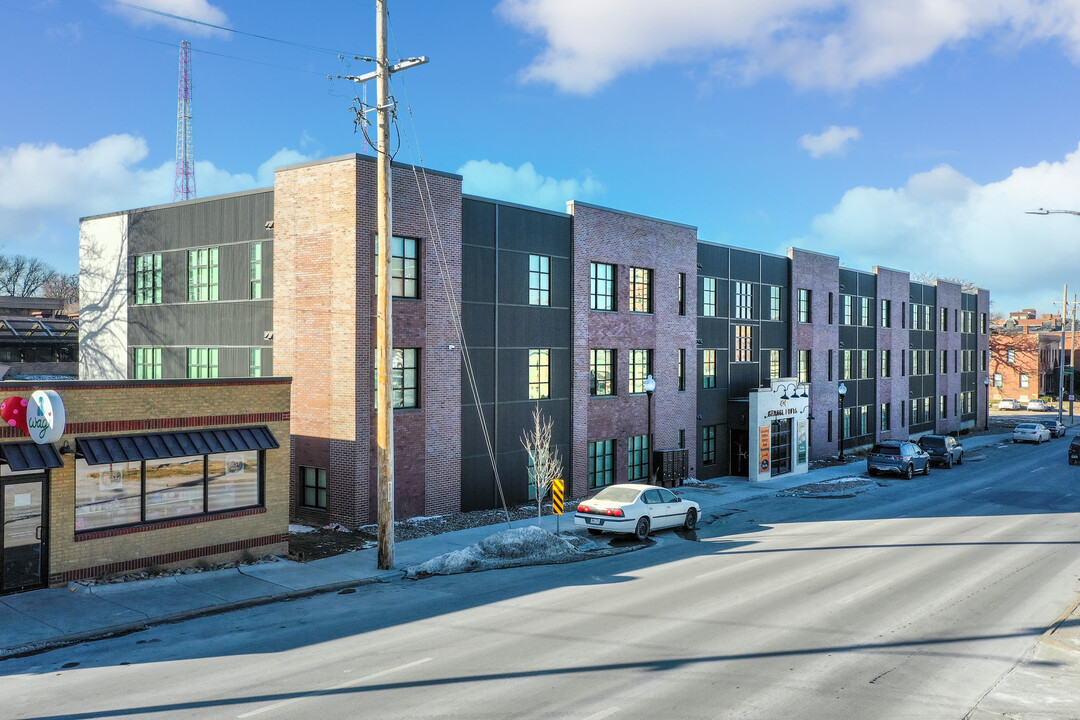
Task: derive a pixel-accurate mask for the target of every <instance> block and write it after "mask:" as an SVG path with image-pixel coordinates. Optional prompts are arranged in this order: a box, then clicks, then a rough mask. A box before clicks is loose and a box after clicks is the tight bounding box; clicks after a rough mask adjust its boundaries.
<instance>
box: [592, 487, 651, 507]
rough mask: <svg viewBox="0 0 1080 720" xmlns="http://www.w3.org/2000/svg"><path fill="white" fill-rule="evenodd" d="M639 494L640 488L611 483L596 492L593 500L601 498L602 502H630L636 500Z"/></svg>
mask: <svg viewBox="0 0 1080 720" xmlns="http://www.w3.org/2000/svg"><path fill="white" fill-rule="evenodd" d="M640 494H641V491H640V490H637V489H635V488H628V487H618V486H617V485H613V486H612V487H608V488H604V489H603V490H601V491H600V492H598V493H596V496H595V497H593V500H603V501H604V502H613V503H632V502H634V501H635V500H637V496H638V495H640Z"/></svg>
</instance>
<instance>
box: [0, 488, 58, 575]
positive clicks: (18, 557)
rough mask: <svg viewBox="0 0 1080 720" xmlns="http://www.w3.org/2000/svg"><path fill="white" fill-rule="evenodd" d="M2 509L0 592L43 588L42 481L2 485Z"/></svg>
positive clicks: (45, 524)
mask: <svg viewBox="0 0 1080 720" xmlns="http://www.w3.org/2000/svg"><path fill="white" fill-rule="evenodd" d="M3 493H4V506H3V514H2V516H0V521H2V522H3V528H4V532H3V536H2V537H0V542H2V545H0V553H2V555H3V565H2V566H0V567H2V569H0V592H2V593H8V592H17V591H20V590H30V589H33V588H37V587H42V586H43V585H44V584H45V563H44V560H43V559H44V558H45V557H48V556H47V554H46V547H45V542H46V538H47V537H48V520H47V517H48V516H47V515H46V513H45V498H46V496H45V478H44V477H40V478H36V479H29V478H19V479H18V480H16V479H14V478H11V479H6V480H4V481H3Z"/></svg>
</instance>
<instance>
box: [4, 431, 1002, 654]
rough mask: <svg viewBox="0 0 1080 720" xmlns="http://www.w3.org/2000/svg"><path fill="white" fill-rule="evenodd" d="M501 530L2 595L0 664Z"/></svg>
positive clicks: (724, 501)
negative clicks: (382, 552) (384, 552)
mask: <svg viewBox="0 0 1080 720" xmlns="http://www.w3.org/2000/svg"><path fill="white" fill-rule="evenodd" d="M1008 439H1009V436H1008V435H985V436H977V437H973V438H969V439H965V440H964V443H963V444H964V448H965V450H966V451H967V452H971V451H973V450H977V449H978V448H980V447H985V446H987V445H993V444H997V443H1001V442H1005V441H1007V440H1008ZM865 469H866V464H865V462H864V461H863V460H862V459H861V458H857V457H853V458H852V462H850V463H849V464H847V465H838V466H832V467H825V468H821V469H818V470H812V471H810V472H809V473H806V474H804V475H794V476H792V475H782V476H780V477H777V478H773V479H771V480H767V481H764V482H756V483H750V482H748V481H747V480H746V479H745V478H720V479H718V480H715V481H711V482H712V484H714V485H716V486H718V487H709V488H699V487H691V486H687V487H685V488H683V489H681V490H680V493H682V494H685V495H687V496H688V497H692V498H693V499H694V500H696V501H697V502H699V503H700V504H701V506H702V510H703V511H706V512H707V511H710V510H715V509H718V508H724V507H730V506H731V505H734V504H737V503H739V502H742V501H745V500H748V499H751V498H754V497H762V496H768V495H771V494H774V493H776V492H779V491H781V490H787V489H790V488H792V487H797V486H800V485H806V484H809V483H815V482H823V481H826V480H831V479H835V478H840V477H845V476H858V475H861V474H863V473H864V472H865ZM556 522H557V520H556V517H555V516H553V515H552V516H546V517H544V518H543V521H542V525H543V527H544V528H545V529H548V530H551V531H552V532H554V531H555V527H556ZM535 523H536V519H535V518H534V519H530V520H519V521H515V522H514V523H513V524H512V526H513V527H524V526H526V525H534V524H535ZM559 524H560V527H561V529H563V530H572V529H573V527H574V520H573V516H572V515H564V516H563V517H562V518H561V520H560V521H559ZM504 527H505V526H504V525H488V526H485V527H477V528H469V529H466V530H458V531H455V532H449V533H443V534H441V535H431V536H428V537H424V538H418V539H416V540H409V541H405V542H399V543H397V544H396V545H395V552H394V559H395V564H396V566H397V568H399V569H395V570H379V569H378V567H377V550H376V549H375V548H371V549H368V550H360V551H356V552H351V553H346V554H344V555H337V556H335V557H329V558H325V559H322V560H315V561H312V562H308V563H298V562H293V561H291V560H286V559H280V560H278V561H277V562H269V563H260V564H256V565H246V566H242V567H237V568H231V569H225V570H215V571H209V572H202V573H194V574H191V575H177V576H170V577H163V578H153V579H148V580H136V581H131V582H125V583H116V584H112V585H93V586H87V585H80V584H77V583H72V584H71V585H69V586H67V587H64V588H50V589H46V590H34V591H31V592H25V593H20V594H16V595H8V596H5V597H3V598H0V659H3V658H5V657H11V656H12V655H18V654H23V653H28V652H34V651H37V650H40V649H43V648H47V647H52V646H56V645H64V644H69V643H73V642H79V641H83V640H88V639H92V638H96V637H103V636H107V635H115V634H122V633H126V632H132V631H135V630H139V629H142V628H145V627H148V626H150V625H156V624H162V623H168V622H176V621H179V620H184V619H189V618H194V617H198V616H200V615H207V614H211V613H218V612H226V611H229V610H234V609H240V608H244V607H251V606H254V605H261V604H266V603H271V602H277V601H280V600H285V599H290V598H297V597H303V596H307V595H314V594H319V593H329V592H337V591H339V590H342V589H345V588H349V587H356V586H359V585H365V584H368V583H374V582H388V581H391V580H396V579H399V578H401V577H402V570H403V569H404V568H406V567H409V566H411V565H416V564H419V563H422V562H425V561H426V560H429V559H431V558H433V557H437V556H439V555H442V554H444V553H447V552H450V551H452V550H458V549H461V548H464V547H467V546H469V545H472V544H474V543H476V542H478V541H480V540H482V539H483V538H485V537H487V536H489V535H491V534H493V533H496V532H499V531H501V530H502V529H504Z"/></svg>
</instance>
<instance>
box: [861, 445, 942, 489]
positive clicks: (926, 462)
mask: <svg viewBox="0 0 1080 720" xmlns="http://www.w3.org/2000/svg"><path fill="white" fill-rule="evenodd" d="M866 470H867V472H868V473H870V476H871V477H873V476H874V475H877V474H878V473H883V472H887V473H896V474H897V475H900V476H902V477H906V478H907V479H908V480H910V479H911V478H912V477H913V476H914V475H915V473H916V472H921V473H922V474H923V475H929V474H930V455H928V454H927V453H926V452H925V451H923V450H922V448H920V447H919V446H918V445H916V444H915V443H913V442H908V441H906V440H883V441H882V442H879V443H876V444H875V445H874V447H872V448H871V449H870V454H869V455H867V456H866Z"/></svg>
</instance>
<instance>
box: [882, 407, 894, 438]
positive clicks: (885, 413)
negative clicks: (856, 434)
mask: <svg viewBox="0 0 1080 720" xmlns="http://www.w3.org/2000/svg"><path fill="white" fill-rule="evenodd" d="M890 405H891V403H882V404H881V422H880V425H879V427H880V428H881V430H882V432H884V431H886V430H889V429H890V428H891V427H892V424H891V422H890V419H889V411H890V407H889V406H890Z"/></svg>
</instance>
